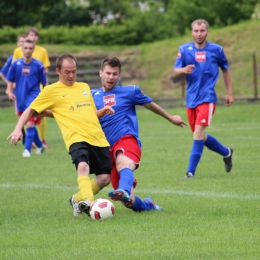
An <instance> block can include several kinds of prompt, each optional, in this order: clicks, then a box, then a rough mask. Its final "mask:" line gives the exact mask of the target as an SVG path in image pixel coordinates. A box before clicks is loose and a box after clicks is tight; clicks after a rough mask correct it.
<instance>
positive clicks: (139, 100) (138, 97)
mask: <svg viewBox="0 0 260 260" xmlns="http://www.w3.org/2000/svg"><path fill="white" fill-rule="evenodd" d="M152 101H153V100H152V99H151V98H150V97H148V96H146V95H145V94H144V93H143V92H142V91H141V89H140V88H139V87H138V86H134V103H135V105H141V106H142V105H143V104H146V103H150V102H152Z"/></svg>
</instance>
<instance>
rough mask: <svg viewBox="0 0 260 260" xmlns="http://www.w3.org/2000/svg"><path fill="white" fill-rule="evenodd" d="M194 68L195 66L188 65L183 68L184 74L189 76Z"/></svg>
mask: <svg viewBox="0 0 260 260" xmlns="http://www.w3.org/2000/svg"><path fill="white" fill-rule="evenodd" d="M194 68H195V65H194V64H190V65H188V66H186V67H184V68H183V69H184V73H185V74H191V73H192V71H193V69H194Z"/></svg>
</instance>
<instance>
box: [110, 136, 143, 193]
mask: <svg viewBox="0 0 260 260" xmlns="http://www.w3.org/2000/svg"><path fill="white" fill-rule="evenodd" d="M119 150H120V151H122V152H123V153H124V155H125V156H127V157H128V158H130V159H131V160H132V161H133V162H134V163H135V165H136V169H138V167H139V162H140V159H141V154H142V151H141V148H140V147H139V145H138V143H137V140H136V139H135V137H133V136H132V135H126V136H124V137H122V138H120V139H119V140H118V141H117V142H116V143H115V144H114V145H113V146H112V147H111V149H110V157H111V161H112V171H111V175H110V181H111V184H112V186H113V188H114V189H115V190H116V189H117V188H118V185H119V179H120V176H119V174H118V172H117V170H116V163H115V159H116V153H117V151H119ZM136 184H137V180H134V184H133V187H134V188H135V186H136Z"/></svg>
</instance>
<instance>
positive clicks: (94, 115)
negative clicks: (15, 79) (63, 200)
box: [7, 54, 114, 216]
mask: <svg viewBox="0 0 260 260" xmlns="http://www.w3.org/2000/svg"><path fill="white" fill-rule="evenodd" d="M56 72H57V74H58V75H59V81H58V82H56V83H54V84H51V85H48V86H46V87H45V88H44V89H43V90H42V91H41V92H40V94H39V95H38V97H37V98H36V99H35V100H34V101H33V102H32V103H31V105H30V106H29V107H28V108H27V109H26V110H25V111H24V113H23V114H22V115H21V117H20V119H19V121H18V123H17V125H16V127H15V129H14V131H13V133H12V134H11V135H9V137H8V138H7V140H9V139H11V144H14V145H16V144H17V142H18V141H19V140H21V138H22V128H23V126H24V124H25V123H26V122H27V121H28V120H29V118H30V117H32V115H35V114H37V113H38V114H40V116H50V117H54V118H55V120H56V122H57V124H58V125H59V128H60V130H61V132H62V136H63V139H64V142H65V145H66V148H67V150H68V151H69V154H70V155H71V158H72V162H73V163H74V164H75V167H76V169H77V173H78V179H77V180H78V187H79V192H78V193H77V194H75V195H74V196H72V197H71V198H70V200H69V202H70V203H71V205H72V207H73V214H74V215H75V216H78V215H81V213H82V212H84V213H86V214H88V215H89V209H90V206H91V203H92V202H93V201H94V194H97V193H98V192H99V191H100V190H101V189H102V188H104V187H105V186H106V185H108V184H109V182H110V171H111V168H112V165H111V161H110V154H109V143H108V141H107V139H106V137H105V134H104V132H103V130H102V128H101V126H100V123H99V118H100V117H102V116H103V115H105V114H107V115H111V114H113V113H114V110H113V109H112V108H111V107H109V106H105V107H103V108H101V109H100V110H98V111H97V110H96V106H95V103H94V101H93V98H92V95H91V92H90V88H89V86H88V84H86V83H82V82H76V74H77V60H76V59H75V57H74V56H72V55H70V54H65V55H62V56H60V57H59V58H58V59H57V61H56ZM90 173H95V175H96V177H95V178H94V179H92V180H90V178H89V174H90Z"/></svg>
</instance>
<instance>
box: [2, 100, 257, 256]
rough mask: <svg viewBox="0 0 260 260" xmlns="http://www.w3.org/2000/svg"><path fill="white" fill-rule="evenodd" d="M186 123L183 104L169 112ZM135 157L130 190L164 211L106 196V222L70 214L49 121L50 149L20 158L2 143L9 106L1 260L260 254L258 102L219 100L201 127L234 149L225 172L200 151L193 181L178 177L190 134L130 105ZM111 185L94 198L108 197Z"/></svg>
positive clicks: (65, 168) (69, 190)
mask: <svg viewBox="0 0 260 260" xmlns="http://www.w3.org/2000/svg"><path fill="white" fill-rule="evenodd" d="M169 111H170V112H171V113H172V114H179V115H181V116H182V117H183V118H185V120H186V114H185V108H184V107H180V108H176V109H169ZM138 115H139V121H140V136H141V139H142V141H143V155H142V161H141V166H140V168H139V169H138V170H137V171H136V172H135V176H136V178H137V179H138V181H139V183H138V185H137V189H136V193H137V194H138V195H139V196H140V197H141V198H144V197H145V196H147V195H151V196H152V197H153V198H154V199H155V201H156V202H158V204H159V205H161V206H163V207H164V209H165V211H164V212H158V211H153V212H144V213H141V214H139V213H135V212H132V211H131V210H128V209H126V208H124V207H123V206H122V205H121V204H120V203H118V202H115V203H114V205H115V207H116V215H115V217H114V218H111V219H108V220H105V221H94V220H91V219H90V218H88V217H87V216H80V217H74V216H73V215H72V208H71V207H70V205H69V203H68V199H69V197H70V196H71V195H72V194H73V193H75V192H77V182H76V171H75V168H74V165H73V164H72V163H71V159H70V156H69V155H68V154H67V151H66V149H65V145H64V143H63V140H62V137H61V134H60V130H59V129H58V127H57V125H56V123H55V121H54V120H53V119H49V118H48V122H47V123H48V125H47V140H48V142H49V145H50V149H49V150H47V151H46V152H45V153H44V154H43V155H41V156H36V155H35V154H33V155H32V157H31V158H23V157H22V151H23V147H22V145H21V144H18V145H17V146H16V147H14V146H11V145H10V144H9V142H8V141H6V137H7V136H8V135H9V134H10V133H11V132H12V130H13V128H14V126H15V123H16V120H17V118H16V116H15V115H14V109H13V108H9V109H1V110H0V126H1V131H0V144H1V145H0V154H1V157H0V163H1V167H0V171H1V174H0V178H1V180H0V191H1V204H0V232H1V236H0V248H1V249H0V259H1V260H15V259H18V260H22V259H26V260H28V259H38V260H41V259H43V260H46V259H48V260H49V259H55V260H56V259H62V260H64V259H69V260H70V259H73V260H77V259H121V260H122V259H126V260H128V259H142V260H146V259H177V260H182V259H183V260H184V259H185V260H187V259H193V260H196V259H205V260H209V259H210V260H212V259H216V260H219V259H221V260H222V259H223V260H224V259H225V260H232V259H234V260H240V259H245V260H253V259H255V260H258V259H260V247H259V241H260V218H259V216H260V207H259V202H260V190H259V183H260V175H259V173H260V170H259V169H260V164H259V155H260V137H259V133H260V123H259V118H260V103H255V104H240V105H236V104H234V105H233V106H232V107H230V108H226V107H222V106H219V107H217V110H216V113H215V115H214V118H213V122H212V126H211V127H210V128H209V129H208V133H211V134H212V135H214V136H215V137H217V138H218V139H219V140H220V141H221V142H223V143H224V144H226V145H229V146H231V147H233V148H234V156H233V164H234V166H233V169H232V171H231V173H229V174H227V173H226V172H225V170H224V164H223V160H222V158H221V157H220V156H219V155H217V154H215V153H212V152H210V151H208V150H207V149H205V150H204V154H203V157H202V159H201V162H200V164H199V167H198V169H197V173H196V174H197V175H196V177H195V178H194V179H193V180H190V179H188V180H187V179H184V174H185V171H186V166H187V161H188V156H189V152H190V148H191V145H192V135H191V133H190V130H189V128H188V127H186V128H185V129H181V128H178V127H176V126H173V125H171V124H170V123H169V122H167V121H166V120H164V119H163V118H160V117H159V116H156V115H154V114H152V113H151V112H150V111H147V110H145V109H139V110H138ZM110 189H111V186H109V187H107V188H106V189H104V190H103V191H101V192H100V194H98V196H97V198H98V197H104V198H106V197H107V193H108V191H109V190H110Z"/></svg>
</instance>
